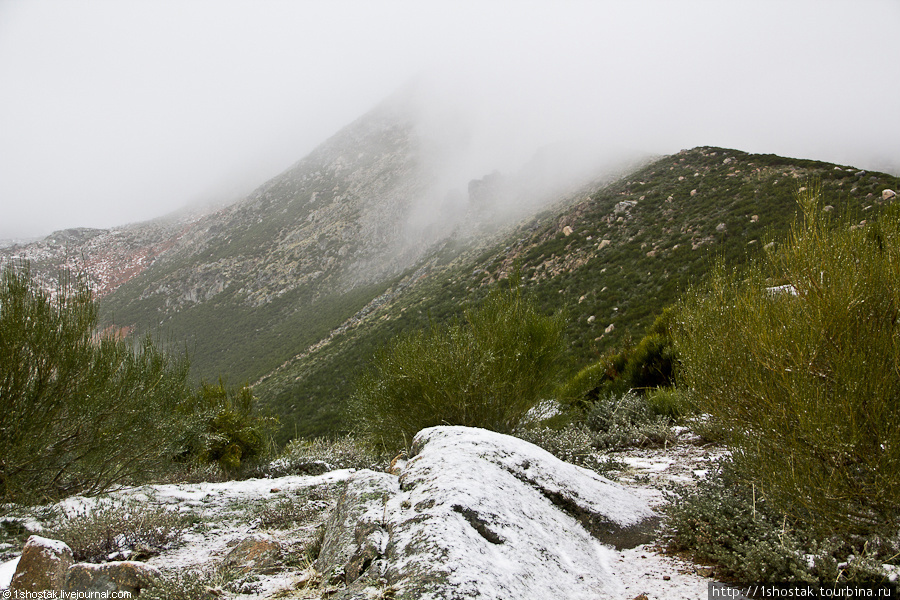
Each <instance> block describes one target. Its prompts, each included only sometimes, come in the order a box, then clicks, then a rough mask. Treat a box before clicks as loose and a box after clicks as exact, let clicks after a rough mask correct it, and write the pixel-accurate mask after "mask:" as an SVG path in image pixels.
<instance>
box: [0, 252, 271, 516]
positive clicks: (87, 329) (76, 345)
mask: <svg viewBox="0 0 900 600" xmlns="http://www.w3.org/2000/svg"><path fill="white" fill-rule="evenodd" d="M61 281H62V284H61V285H60V287H59V289H57V290H55V292H54V293H53V294H51V293H48V292H46V291H44V290H42V289H40V287H39V286H38V285H37V283H35V282H34V281H33V280H32V278H31V274H30V269H29V266H28V265H27V264H21V265H8V266H6V267H5V268H4V269H3V272H2V275H0V415H2V420H0V439H2V440H3V444H2V445H0V500H2V501H6V502H9V501H13V502H21V503H39V502H44V501H51V500H55V499H58V498H61V497H65V496H67V495H70V494H73V493H85V494H97V493H100V492H103V491H104V490H107V489H109V488H110V487H111V486H113V485H116V484H119V483H125V482H135V481H146V480H148V479H151V478H153V477H155V476H160V475H162V474H163V473H165V472H167V471H169V470H171V469H172V468H173V466H174V465H175V461H176V460H177V459H180V460H181V461H182V462H183V461H184V460H185V459H191V460H197V461H200V462H204V461H205V462H210V461H216V462H218V464H220V465H221V466H222V468H224V469H227V470H234V469H235V468H236V467H237V466H239V464H240V459H241V458H246V457H252V456H259V455H262V454H263V453H264V452H265V451H266V450H267V449H268V445H267V444H268V440H269V439H270V437H271V435H270V431H271V428H272V424H271V422H270V421H269V420H267V419H263V418H260V417H257V416H255V415H254V414H253V406H252V404H253V401H252V397H251V396H250V393H249V390H247V389H246V388H244V389H241V390H238V391H237V392H233V391H229V390H226V388H225V386H224V385H223V384H221V382H220V384H219V385H218V386H213V385H206V384H204V385H202V386H201V387H200V390H199V391H196V392H195V391H194V390H192V389H191V385H190V384H189V381H188V359H187V357H186V356H184V355H179V354H173V353H170V352H167V351H164V350H162V349H161V348H160V347H159V346H158V345H157V344H156V343H155V342H154V341H153V340H152V339H151V338H150V337H149V336H147V337H144V338H143V339H141V340H131V339H124V338H120V337H115V336H113V335H104V334H101V333H98V331H97V323H98V320H97V303H96V302H95V301H94V299H93V297H92V293H91V290H90V289H89V287H88V286H87V284H86V283H85V282H84V281H83V280H81V279H78V278H71V277H70V278H65V277H63V278H61Z"/></svg>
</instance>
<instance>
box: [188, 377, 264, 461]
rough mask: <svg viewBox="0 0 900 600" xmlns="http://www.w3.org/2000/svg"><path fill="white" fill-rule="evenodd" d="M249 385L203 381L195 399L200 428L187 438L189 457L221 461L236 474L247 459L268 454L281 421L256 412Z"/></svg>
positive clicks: (195, 410) (195, 409) (199, 459)
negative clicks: (230, 384) (239, 386)
mask: <svg viewBox="0 0 900 600" xmlns="http://www.w3.org/2000/svg"><path fill="white" fill-rule="evenodd" d="M254 401H255V399H254V397H253V393H252V392H251V391H250V388H249V387H247V386H243V387H241V388H238V389H229V388H228V387H227V386H226V385H225V383H224V381H222V380H219V383H218V384H211V383H205V382H204V383H201V384H200V389H199V390H198V391H197V394H196V396H195V401H194V412H195V415H197V416H198V417H199V422H198V428H197V430H196V431H194V432H193V434H192V436H191V437H190V440H189V441H188V444H187V447H188V451H187V454H186V456H193V457H195V458H196V459H197V460H198V461H199V462H200V463H201V464H211V463H215V464H218V465H219V467H220V468H221V469H222V470H223V471H224V472H225V473H226V474H230V475H233V474H234V473H236V472H237V471H238V470H239V469H240V468H241V467H242V465H245V464H246V462H247V461H248V460H252V459H259V458H263V457H265V456H267V455H269V454H270V453H271V452H272V449H273V445H274V442H273V439H274V433H275V430H276V429H277V427H278V421H277V420H276V419H274V418H272V417H265V416H262V415H259V414H256V412H255V410H254Z"/></svg>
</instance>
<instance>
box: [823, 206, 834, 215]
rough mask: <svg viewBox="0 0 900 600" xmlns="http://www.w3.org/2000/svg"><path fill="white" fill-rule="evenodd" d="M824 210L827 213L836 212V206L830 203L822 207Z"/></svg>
mask: <svg viewBox="0 0 900 600" xmlns="http://www.w3.org/2000/svg"><path fill="white" fill-rule="evenodd" d="M822 211H823V212H827V213H830V212H834V207H833V206H832V205H830V204H828V205H827V206H824V207H822Z"/></svg>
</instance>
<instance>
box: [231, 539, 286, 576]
mask: <svg viewBox="0 0 900 600" xmlns="http://www.w3.org/2000/svg"><path fill="white" fill-rule="evenodd" d="M281 551H282V548H281V544H279V543H278V542H277V541H276V540H274V539H272V538H270V537H268V536H265V535H251V536H250V537H247V538H245V539H244V540H242V541H241V542H240V543H239V544H238V545H237V546H235V547H234V548H232V549H231V551H230V552H229V553H228V555H227V556H225V561H224V562H225V565H226V566H228V567H232V568H234V569H237V570H239V571H241V572H242V573H249V572H250V571H254V572H258V573H265V572H267V571H269V570H270V569H272V568H273V567H274V566H275V565H276V564H278V559H279V558H281Z"/></svg>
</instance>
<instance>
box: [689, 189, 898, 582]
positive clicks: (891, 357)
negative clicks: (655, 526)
mask: <svg viewBox="0 0 900 600" xmlns="http://www.w3.org/2000/svg"><path fill="white" fill-rule="evenodd" d="M799 200H800V204H801V207H802V210H803V220H802V222H798V223H796V224H795V226H794V227H793V229H792V231H791V235H790V237H789V238H788V240H787V241H786V242H785V243H783V244H781V245H779V246H776V249H775V250H773V251H772V252H770V253H769V255H768V256H767V257H766V260H764V261H759V262H756V263H754V264H753V265H752V266H751V267H750V268H749V269H747V270H746V271H734V270H730V269H727V268H725V267H724V266H721V265H720V266H719V267H718V268H716V269H715V271H714V272H713V273H712V275H711V276H710V278H709V281H708V282H707V284H706V285H705V286H703V287H701V288H697V289H695V290H693V291H692V292H691V293H690V294H688V295H687V296H686V298H685V299H684V300H683V302H682V303H681V306H680V310H679V317H678V319H677V324H676V325H675V327H674V328H673V329H674V340H675V346H676V348H677V350H678V353H679V356H680V357H681V360H682V371H681V373H682V377H683V385H684V386H686V387H687V388H688V389H689V393H690V396H691V398H692V401H693V402H696V403H697V405H698V407H699V409H700V410H701V411H703V412H705V413H708V414H709V415H711V419H712V420H714V421H715V422H716V423H717V424H718V426H719V427H720V431H721V432H722V434H723V435H724V436H725V438H724V439H725V442H726V443H727V444H728V445H729V446H730V448H731V449H732V456H733V457H734V462H735V468H736V469H737V472H739V473H740V474H741V477H742V478H743V480H744V481H745V482H746V483H745V484H744V487H745V488H747V487H749V488H750V489H752V494H753V498H755V499H756V501H757V502H760V501H762V500H764V501H765V504H766V506H767V507H769V508H768V509H767V510H771V511H772V513H775V514H778V515H781V518H782V521H783V522H785V523H788V522H790V523H792V524H795V525H796V526H797V527H798V528H799V529H800V530H804V531H808V532H810V535H811V534H812V533H814V534H815V536H816V539H825V540H829V539H840V540H843V542H842V543H844V544H846V545H847V546H848V547H847V548H844V552H845V556H846V553H851V554H855V555H857V556H860V555H861V554H860V553H861V552H862V551H863V550H866V551H867V552H869V553H871V552H873V551H875V550H874V549H875V548H881V549H882V550H883V551H884V552H886V554H884V555H878V556H877V558H879V559H883V560H884V561H887V560H893V561H896V560H897V555H896V552H897V550H898V549H897V547H896V546H897V544H896V543H894V544H893V545H891V544H889V543H884V540H896V539H897V535H898V532H897V522H898V516H900V468H898V465H900V404H898V399H900V367H898V365H900V319H898V315H900V210H898V209H897V208H896V207H890V208H888V209H886V210H885V211H884V212H883V213H882V215H881V218H879V219H878V220H877V221H875V222H869V223H868V224H866V225H865V226H864V227H860V226H850V225H849V224H848V223H846V222H843V221H838V222H833V221H832V220H830V219H829V218H828V214H827V213H825V212H823V211H822V210H821V209H820V207H819V193H818V192H817V191H816V190H815V189H810V190H807V192H806V193H804V194H801V195H800V197H799ZM776 286H787V287H777V288H776ZM773 288H776V289H773ZM710 485H714V484H710ZM729 486H730V484H729V483H728V482H725V483H723V484H722V485H719V486H716V487H715V489H713V488H710V489H709V490H705V494H706V495H708V496H722V495H723V494H724V493H725V491H726V490H727V489H729ZM735 494H738V490H737V489H734V490H732V494H731V497H733V498H736V500H735V501H736V502H739V501H741V500H743V502H745V503H747V502H749V497H748V494H747V493H746V490H745V491H744V493H743V494H740V495H738V496H735ZM710 501H711V500H710ZM694 504H695V505H697V503H696V502H695V503H694ZM717 527H718V526H717V525H716V524H715V522H709V523H707V529H708V535H709V536H710V537H715V536H717V535H720V534H722V535H724V534H725V532H724V531H720V530H719V529H717ZM683 533H684V532H683V531H680V534H683ZM745 535H748V536H751V539H752V535H751V534H750V533H746V534H745ZM834 536H836V538H835V537H834ZM878 540H881V542H878ZM857 542H858V543H857ZM685 544H687V542H685ZM691 545H693V546H694V547H702V545H700V546H698V545H697V543H692V544H691ZM735 552H737V551H735ZM877 552H881V550H879V551H877ZM891 553H894V554H893V555H892V554H891ZM758 575H759V577H763V576H764V575H765V574H764V573H759V574H758ZM785 575H786V573H785Z"/></svg>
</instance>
